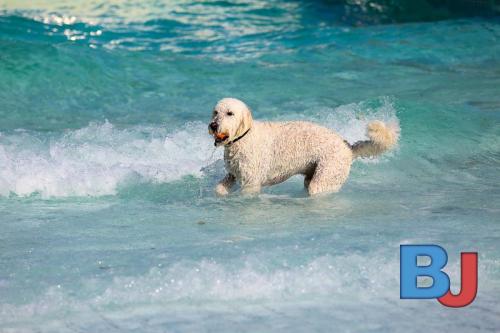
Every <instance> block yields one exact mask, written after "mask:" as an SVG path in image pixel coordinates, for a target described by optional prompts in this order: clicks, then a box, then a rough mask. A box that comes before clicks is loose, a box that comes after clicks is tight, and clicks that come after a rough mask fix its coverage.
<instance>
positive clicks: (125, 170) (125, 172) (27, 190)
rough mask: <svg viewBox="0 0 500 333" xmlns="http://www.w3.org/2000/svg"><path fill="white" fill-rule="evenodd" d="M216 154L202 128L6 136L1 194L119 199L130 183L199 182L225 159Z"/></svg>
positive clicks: (1, 146) (0, 157)
mask: <svg viewBox="0 0 500 333" xmlns="http://www.w3.org/2000/svg"><path fill="white" fill-rule="evenodd" d="M212 153H213V144H212V140H211V138H210V136H209V135H208V134H207V130H206V125H204V124H202V123H190V124H187V125H185V126H184V127H183V128H181V129H180V130H178V131H175V132H172V133H167V131H166V130H165V129H163V128H161V127H141V126H136V127H132V128H130V129H118V128H116V127H115V126H113V125H112V124H110V123H109V122H105V123H101V124H96V123H94V124H90V125H89V126H87V127H85V128H82V129H79V130H74V131H68V132H67V133H65V134H64V135H60V136H58V137H50V138H47V137H41V136H40V135H39V134H37V133H28V132H25V131H18V132H17V133H14V134H9V135H3V136H0V165H1V166H2V167H1V169H0V195H3V196H6V195H9V194H11V193H12V194H16V195H18V196H28V195H31V194H33V193H39V194H40V195H41V196H43V197H67V196H102V195H113V194H116V192H117V189H118V187H119V186H120V185H123V184H125V183H127V181H130V182H138V181H139V182H143V181H147V182H159V183H160V182H169V181H174V180H178V179H180V178H182V177H183V176H186V175H193V176H197V177H199V176H201V175H202V171H201V169H202V168H203V167H204V166H207V165H208V164H210V163H212V162H213V160H214V159H217V158H220V157H221V151H218V152H216V154H215V157H214V158H211V156H212Z"/></svg>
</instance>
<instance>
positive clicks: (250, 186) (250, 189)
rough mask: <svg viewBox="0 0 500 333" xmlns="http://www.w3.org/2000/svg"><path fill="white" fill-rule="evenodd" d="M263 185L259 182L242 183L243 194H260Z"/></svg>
mask: <svg viewBox="0 0 500 333" xmlns="http://www.w3.org/2000/svg"><path fill="white" fill-rule="evenodd" d="M260 188H261V185H260V184H257V183H247V184H242V185H241V193H242V194H246V195H248V194H258V193H260Z"/></svg>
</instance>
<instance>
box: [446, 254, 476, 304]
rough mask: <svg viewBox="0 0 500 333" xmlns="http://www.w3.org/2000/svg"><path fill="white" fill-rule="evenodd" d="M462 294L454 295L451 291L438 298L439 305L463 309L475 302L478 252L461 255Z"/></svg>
mask: <svg viewBox="0 0 500 333" xmlns="http://www.w3.org/2000/svg"><path fill="white" fill-rule="evenodd" d="M460 259H461V260H460V261H461V263H460V265H461V268H460V275H461V276H460V279H461V281H460V282H461V284H460V293H459V294H457V295H453V294H452V293H451V291H450V290H448V292H447V293H446V294H445V295H444V296H441V297H439V298H438V301H439V303H441V304H443V305H445V306H449V307H452V308H461V307H464V306H467V305H469V304H470V303H472V301H474V299H475V298H476V294H477V252H462V253H461V254H460Z"/></svg>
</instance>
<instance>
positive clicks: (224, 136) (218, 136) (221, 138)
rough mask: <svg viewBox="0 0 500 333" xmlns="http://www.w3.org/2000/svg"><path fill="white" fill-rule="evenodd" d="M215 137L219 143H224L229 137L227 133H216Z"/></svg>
mask: <svg viewBox="0 0 500 333" xmlns="http://www.w3.org/2000/svg"><path fill="white" fill-rule="evenodd" d="M214 136H215V138H216V139H217V140H218V141H224V140H226V139H227V138H228V137H229V135H227V134H226V133H215V134H214Z"/></svg>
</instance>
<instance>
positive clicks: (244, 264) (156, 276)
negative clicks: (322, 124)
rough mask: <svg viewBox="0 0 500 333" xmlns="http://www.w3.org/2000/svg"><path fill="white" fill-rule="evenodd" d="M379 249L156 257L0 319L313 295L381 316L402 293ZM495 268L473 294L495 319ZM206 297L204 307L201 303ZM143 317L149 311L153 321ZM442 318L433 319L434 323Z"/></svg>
mask: <svg viewBox="0 0 500 333" xmlns="http://www.w3.org/2000/svg"><path fill="white" fill-rule="evenodd" d="M376 254H377V255H373V256H370V257H364V256H361V255H358V254H343V255H336V256H332V255H323V256H318V257H315V258H312V259H310V260H308V261H305V262H304V263H303V264H297V265H288V264H287V263H286V262H284V263H282V264H281V265H280V264H276V263H274V264H271V265H265V264H263V263H265V262H266V261H268V260H271V259H269V258H267V259H263V258H262V256H258V255H257V256H256V255H247V256H243V257H239V258H235V260H236V261H237V264H234V263H231V262H229V263H219V262H216V261H215V260H210V259H201V260H199V261H192V260H184V261H179V262H177V263H173V264H171V265H168V266H166V267H162V265H159V267H154V268H152V269H150V270H149V271H147V272H145V273H143V274H141V275H136V276H126V275H122V276H116V277H114V278H113V279H112V280H110V279H109V278H108V277H104V278H103V277H93V278H90V279H83V278H82V280H81V281H77V282H76V283H77V285H78V286H79V287H75V286H74V285H73V286H69V285H68V286H61V285H57V286H56V285H55V286H52V287H49V288H48V289H47V290H46V291H45V293H42V294H41V295H39V296H38V297H37V298H36V299H34V300H31V301H28V302H26V303H24V304H9V303H4V304H2V305H0V319H1V320H2V324H3V325H4V326H6V327H11V328H15V327H16V326H20V327H23V328H24V329H25V330H26V328H27V327H30V328H31V327H33V328H34V327H36V331H39V329H40V328H39V327H38V326H37V325H39V324H40V323H43V324H44V325H43V326H44V330H42V331H45V330H47V331H70V328H71V327H70V326H71V325H72V323H79V325H80V326H81V328H82V331H87V330H88V329H83V328H84V327H92V328H93V330H94V331H96V330H97V331H101V330H103V331H104V330H105V329H106V328H108V329H109V326H115V327H114V328H115V330H120V331H123V330H125V329H124V328H125V327H127V328H132V327H133V325H137V322H138V321H139V322H144V323H145V325H146V323H147V325H148V327H151V325H155V324H156V325H159V324H161V323H163V324H165V323H167V322H169V321H170V320H178V318H179V316H181V317H183V318H184V319H186V320H189V321H199V317H205V316H207V317H210V316H214V315H217V316H220V315H223V316H224V315H225V314H227V315H233V314H234V307H236V308H237V310H238V314H237V315H238V316H239V317H240V319H241V317H245V316H248V317H250V318H252V317H255V316H256V315H258V314H261V315H262V312H263V311H270V312H269V315H270V316H283V315H285V314H286V313H287V307H290V305H291V304H293V307H291V310H292V311H293V312H292V313H295V314H297V311H301V309H302V308H304V309H306V310H308V311H309V314H310V313H311V306H312V304H311V302H314V304H315V305H314V307H315V308H318V309H322V310H323V311H328V312H329V314H330V316H329V318H331V319H332V320H333V321H339V322H340V323H342V320H341V318H343V317H344V316H345V315H352V311H357V310H359V309H360V308H371V309H374V308H376V309H378V310H375V311H371V312H370V315H371V316H375V317H377V316H380V317H381V318H380V319H384V318H385V315H386V311H393V312H394V302H396V301H399V261H398V259H397V258H396V257H392V256H389V257H387V255H381V254H380V253H376ZM270 267H271V268H270ZM381 267H383V269H381ZM450 267H454V269H453V270H452V271H451V272H450V273H449V274H450V276H451V280H452V281H459V278H458V277H459V269H458V267H459V263H458V262H453V263H452V264H450ZM485 267H487V269H485ZM496 268H498V262H495V261H492V260H486V261H485V262H484V264H483V265H482V266H481V267H480V273H481V274H480V276H482V278H483V290H485V293H483V294H481V296H482V298H481V299H480V300H478V302H481V303H478V304H477V305H479V304H480V306H476V307H473V308H471V309H476V310H473V311H478V312H481V311H482V310H483V309H484V308H486V307H491V308H490V311H485V312H484V313H483V316H482V317H483V319H484V320H485V321H486V322H488V323H489V324H492V323H495V321H496V315H497V313H495V312H497V310H498V306H497V305H496V302H495V297H494V296H492V295H493V294H491V295H488V291H490V292H492V291H495V290H496V288H495V274H494V273H493V274H492V273H491V272H490V270H491V269H496ZM455 287H458V285H457V286H453V289H454V290H455ZM75 288H78V291H75V290H73V289H75ZM318 300H320V302H318ZM207 302H208V303H209V304H210V306H209V307H206V306H204V307H200V306H199V304H206V303H207ZM435 304H436V305H435V307H438V306H439V305H438V303H437V302H436V303H435ZM416 307H418V310H419V311H422V312H419V313H422V314H425V313H427V312H428V311H430V312H432V311H435V310H436V308H434V307H432V306H431V308H429V303H419V304H416V303H411V302H409V303H405V304H403V303H401V305H400V309H399V310H397V317H398V318H400V320H401V316H403V317H405V316H407V317H408V318H410V317H411V315H412V313H414V311H415V310H417V309H416ZM289 309H290V308H288V310H289ZM61 313H64V314H65V315H64V317H61V315H60V314H61ZM349 313H350V314H349ZM450 314H451V313H450ZM477 314H478V313H476V315H477ZM158 317H159V318H163V319H161V320H160V319H158ZM434 317H435V316H434V315H433V316H432V318H434ZM148 318H154V321H155V322H156V323H151V322H149V321H148ZM207 319H209V318H207ZM233 319H234V318H233ZM441 319H442V317H440V318H439V319H436V321H435V323H434V324H435V325H438V324H439V322H440V320H441ZM350 324H351V325H352V322H351V323H350ZM47 325H48V327H50V328H47ZM129 325H132V327H129ZM118 327H119V328H121V329H117V328H118ZM33 330H34V329H33ZM30 331H31V330H30ZM71 331H74V330H71Z"/></svg>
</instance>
